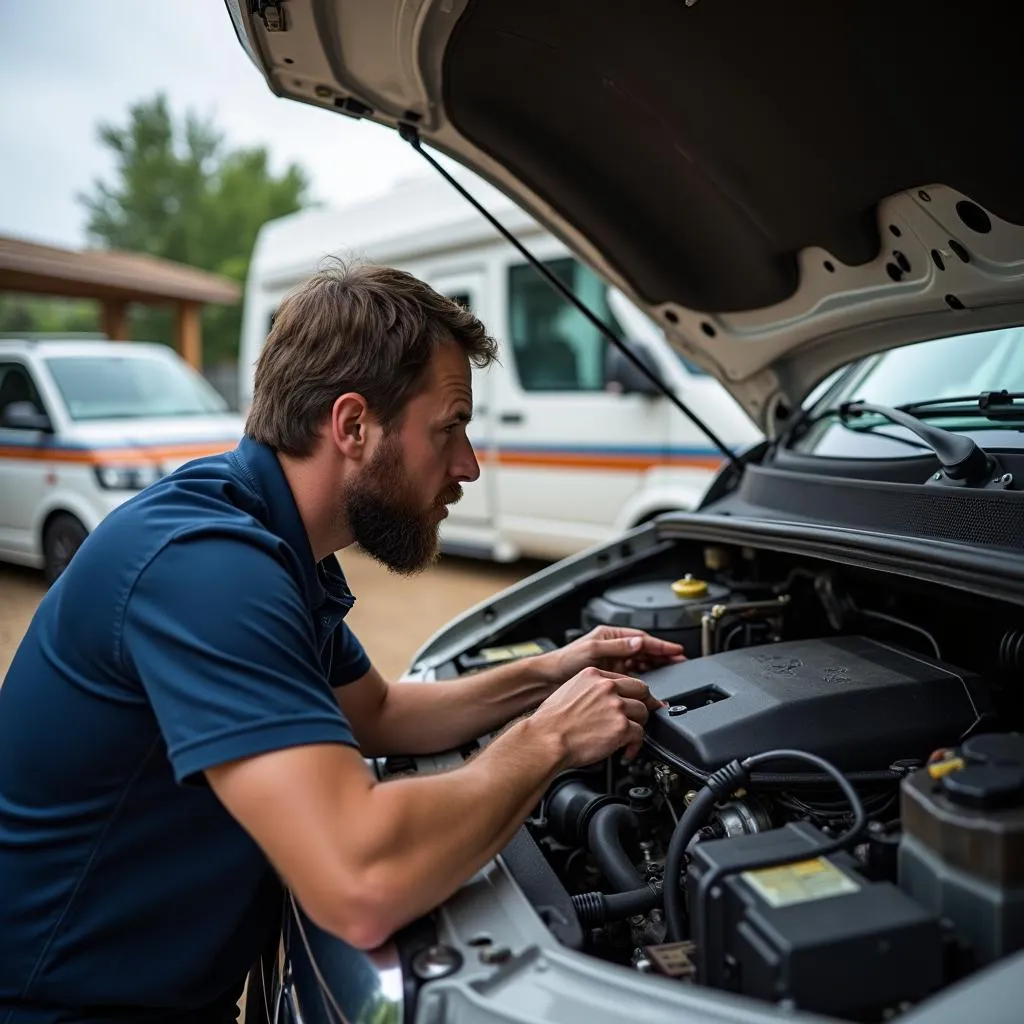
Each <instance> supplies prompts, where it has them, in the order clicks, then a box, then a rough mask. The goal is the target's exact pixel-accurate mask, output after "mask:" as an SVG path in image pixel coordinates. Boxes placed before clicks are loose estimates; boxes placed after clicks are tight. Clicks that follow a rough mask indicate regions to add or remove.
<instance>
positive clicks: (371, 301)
mask: <svg viewBox="0 0 1024 1024" xmlns="http://www.w3.org/2000/svg"><path fill="white" fill-rule="evenodd" d="M446 341H455V342H456V343H457V344H458V345H459V346H461V348H462V350H463V351H464V352H465V353H466V355H467V356H468V357H469V360H470V362H471V363H472V364H473V365H475V366H479V367H484V366H487V365H489V364H490V363H491V362H492V361H494V359H495V358H496V355H497V345H496V343H495V341H494V339H493V338H492V337H491V336H490V335H489V334H488V333H487V330H486V328H485V327H484V325H483V324H482V323H481V322H480V321H479V320H478V319H477V318H476V317H475V316H474V315H473V314H472V313H471V312H470V311H469V310H468V309H466V308H465V307H464V306H462V305H460V304H459V303H457V302H455V301H454V300H453V299H449V298H446V297H445V296H444V295H440V294H438V293H437V292H436V291H434V289H433V288H431V287H430V286H429V285H427V284H425V283H424V282H423V281H420V280H419V279H418V278H415V277H413V276H412V275H411V274H407V273H405V272H404V271H402V270H396V269H394V268H393V267H385V266H379V265H376V264H371V263H352V264H348V265H345V264H337V265H334V266H330V267H327V268H324V269H322V270H320V271H319V272H318V273H316V274H315V275H314V276H313V277H312V278H310V279H309V280H308V281H306V282H305V283H304V284H302V285H301V286H300V287H299V288H298V289H296V290H295V291H294V292H292V293H291V294H290V295H288V296H287V297H286V298H285V299H284V300H283V301H282V303H281V305H280V307H279V308H278V311H277V314H276V315H275V317H274V322H273V326H272V327H271V330H270V335H269V337H268V338H267V343H266V346H265V347H264V349H263V351H262V353H261V354H260V357H259V360H258V361H257V363H256V377H255V382H254V386H253V400H252V406H251V407H250V409H249V414H248V417H247V419H246V424H245V432H246V434H247V435H248V436H249V437H251V438H253V439H254V440H256V441H262V442H263V443H265V444H268V445H270V447H272V448H274V449H275V450H276V451H279V452H283V453H285V454H287V455H292V456H296V457H300V458H301V457H303V456H306V455H309V454H310V453H311V452H312V450H313V446H314V444H315V442H316V438H317V434H318V432H319V430H320V428H321V426H322V425H323V422H324V419H325V418H326V417H327V416H328V414H329V413H330V411H331V406H332V405H333V404H334V402H335V400H336V399H337V398H338V396H339V395H343V394H344V393H345V392H347V391H353V392H357V393H358V394H360V395H362V396H363V398H365V399H366V403H367V405H368V406H369V407H370V409H371V410H372V411H373V413H374V415H375V416H376V417H377V418H378V419H379V420H380V422H381V424H382V425H383V426H384V428H385V430H388V429H390V428H392V427H393V426H394V425H395V423H396V422H397V421H399V420H400V417H401V414H402V412H403V410H404V409H405V406H406V403H407V402H408V401H409V399H410V398H412V397H413V396H414V395H416V394H418V393H419V392H420V391H421V390H422V389H423V388H424V387H425V386H426V380H427V374H426V370H427V367H428V366H429V364H430V360H431V357H432V356H433V354H434V351H435V349H436V348H437V347H438V345H440V344H442V343H444V342H446Z"/></svg>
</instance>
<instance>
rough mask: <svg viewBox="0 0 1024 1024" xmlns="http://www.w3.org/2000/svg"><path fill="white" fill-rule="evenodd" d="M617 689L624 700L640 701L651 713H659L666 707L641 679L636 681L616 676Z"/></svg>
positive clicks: (628, 677)
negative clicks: (660, 709) (658, 711)
mask: <svg viewBox="0 0 1024 1024" xmlns="http://www.w3.org/2000/svg"><path fill="white" fill-rule="evenodd" d="M615 689H616V691H617V692H618V694H619V696H620V697H622V698H623V699H625V700H634V701H639V702H640V703H641V704H643V705H644V707H645V708H647V709H648V710H649V711H657V710H658V709H659V708H663V707H665V706H666V705H665V702H664V701H663V700H659V699H658V698H657V697H655V696H654V694H653V693H651V691H650V690H649V689H648V688H647V684H646V683H645V682H644V681H643V680H641V679H634V678H633V677H632V676H616V677H615Z"/></svg>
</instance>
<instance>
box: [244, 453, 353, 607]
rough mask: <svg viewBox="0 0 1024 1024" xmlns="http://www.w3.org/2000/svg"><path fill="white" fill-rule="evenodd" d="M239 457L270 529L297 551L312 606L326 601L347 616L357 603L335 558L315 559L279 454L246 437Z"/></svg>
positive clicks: (330, 556)
mask: <svg viewBox="0 0 1024 1024" xmlns="http://www.w3.org/2000/svg"><path fill="white" fill-rule="evenodd" d="M236 455H237V456H238V458H239V459H240V461H241V462H242V465H243V466H244V468H245V469H246V471H247V476H248V477H249V479H250V482H251V483H252V484H253V486H254V487H255V489H256V491H257V493H258V494H259V496H260V498H261V499H262V500H263V503H264V505H265V506H266V508H267V524H266V525H267V527H268V528H269V529H270V530H271V532H272V533H275V534H276V535H277V536H278V537H280V538H281V539H282V540H283V541H284V542H285V543H286V544H287V545H288V546H289V547H290V548H291V549H292V550H293V551H294V552H295V554H296V555H297V556H298V558H299V561H300V562H301V563H302V570H303V585H304V588H305V592H306V600H307V601H308V603H309V607H310V608H312V609H318V608H320V606H321V605H323V604H324V602H325V601H330V602H332V603H334V604H336V605H340V606H341V609H340V610H341V611H342V614H344V612H345V611H348V609H349V608H351V607H352V605H353V604H354V603H355V598H354V597H353V595H352V592H351V591H350V590H349V587H348V583H347V581H346V580H345V574H344V573H343V572H342V570H341V565H340V564H339V563H338V560H337V558H335V556H334V555H328V556H327V557H326V558H324V559H323V560H322V561H321V562H320V563H319V564H318V563H317V562H316V561H315V560H314V558H313V549H312V547H311V546H310V543H309V537H308V535H307V534H306V528H305V526H303V524H302V517H301V516H300V515H299V509H298V506H297V505H296V504H295V498H294V497H293V496H292V490H291V487H289V485H288V479H287V477H285V475H284V470H283V469H282V468H281V463H280V462H279V461H278V458H277V454H276V453H275V452H274V450H273V449H272V448H271V447H270V446H269V445H266V444H263V443H262V442H260V441H254V440H253V439H252V438H250V437H243V438H242V439H241V441H239V443H238V447H237V449H236Z"/></svg>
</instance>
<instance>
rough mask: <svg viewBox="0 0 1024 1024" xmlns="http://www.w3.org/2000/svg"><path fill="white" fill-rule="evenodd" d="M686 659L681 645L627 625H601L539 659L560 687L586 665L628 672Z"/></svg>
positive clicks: (548, 676) (641, 670) (552, 682)
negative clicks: (629, 627)
mask: <svg viewBox="0 0 1024 1024" xmlns="http://www.w3.org/2000/svg"><path fill="white" fill-rule="evenodd" d="M685 660H686V658H685V656H684V655H683V648H682V647H681V646H680V645H679V644H674V643H670V642H669V641H667V640H658V639H656V638H655V637H653V636H651V635H650V634H649V633H645V632H644V631H643V630H642V629H628V628H626V627H625V626H598V627H597V628H596V629H592V630H591V631H590V632H589V633H587V635H586V636H581V637H580V638H579V639H578V640H574V641H573V642H572V643H571V644H567V645H566V646H565V647H562V648H560V649H559V650H557V651H551V652H550V653H549V654H542V655H539V656H538V658H537V661H538V662H542V671H543V672H544V674H545V676H546V678H547V679H548V681H549V683H550V684H551V685H552V686H561V685H562V684H563V683H564V682H565V681H566V680H567V679H571V678H572V677H573V676H575V675H576V674H577V673H578V672H581V671H582V670H583V669H585V668H600V669H604V670H605V671H607V672H615V673H622V674H628V673H635V672H647V671H649V670H650V669H652V668H658V667H659V666H661V665H673V664H676V663H678V662H680V661H685Z"/></svg>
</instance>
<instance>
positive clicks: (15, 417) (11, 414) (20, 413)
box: [0, 402, 53, 434]
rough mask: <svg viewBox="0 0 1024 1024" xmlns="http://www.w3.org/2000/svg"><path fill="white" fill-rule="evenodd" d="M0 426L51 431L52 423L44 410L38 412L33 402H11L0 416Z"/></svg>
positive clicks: (13, 428)
mask: <svg viewBox="0 0 1024 1024" xmlns="http://www.w3.org/2000/svg"><path fill="white" fill-rule="evenodd" d="M0 426H4V427H8V428H10V429H11V430H41V431H43V432H44V433H47V434H52V433H53V424H52V423H51V422H50V417H49V416H47V415H46V413H45V412H40V411H39V409H37V408H36V406H35V404H34V403H33V402H11V404H10V405H9V406H7V408H6V409H4V414H3V416H2V417H0Z"/></svg>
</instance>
